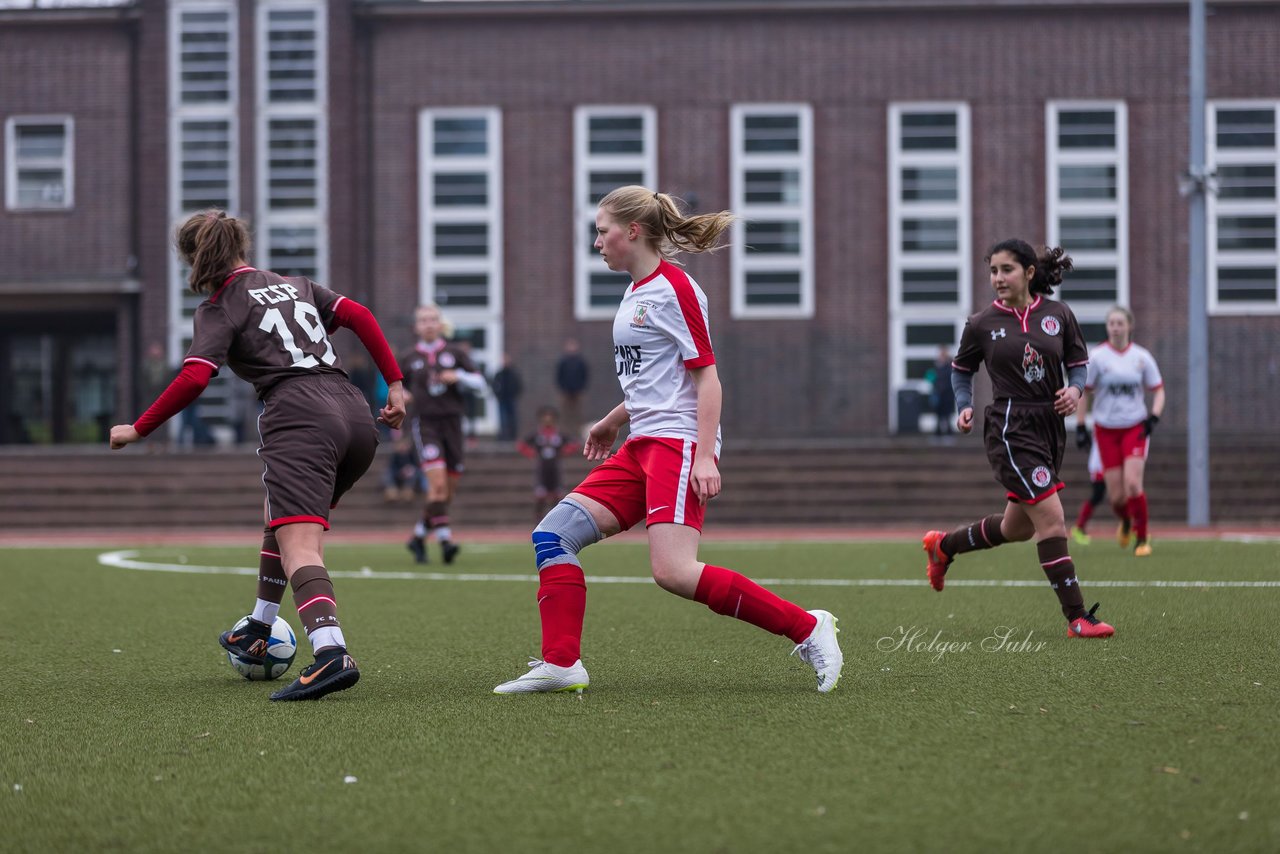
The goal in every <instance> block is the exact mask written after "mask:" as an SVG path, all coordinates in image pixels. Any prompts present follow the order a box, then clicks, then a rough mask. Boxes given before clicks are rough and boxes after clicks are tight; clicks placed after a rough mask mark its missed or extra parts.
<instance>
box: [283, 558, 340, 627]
mask: <svg viewBox="0 0 1280 854" xmlns="http://www.w3.org/2000/svg"><path fill="white" fill-rule="evenodd" d="M289 583H290V584H291V585H293V601H294V604H296V605H297V606H298V619H300V620H302V628H303V630H304V631H305V632H306V633H307V636H308V637H310V636H311V635H312V634H314V633H315V632H318V631H320V630H322V629H337V628H339V627H340V626H341V624H340V623H339V622H338V603H337V601H335V599H334V596H333V582H332V581H330V580H329V573H328V572H327V571H326V570H325V568H324V567H323V566H303V567H300V568H299V569H298V571H297V572H295V573H294V574H293V577H292V578H291V579H289ZM313 645H314V641H313Z"/></svg>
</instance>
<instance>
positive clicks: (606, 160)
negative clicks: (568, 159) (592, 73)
mask: <svg viewBox="0 0 1280 854" xmlns="http://www.w3.org/2000/svg"><path fill="white" fill-rule="evenodd" d="M617 117H627V118H632V117H639V118H640V119H641V121H642V128H643V129H642V131H641V134H642V139H643V148H644V150H643V151H642V152H641V153H640V154H592V153H591V151H590V146H589V143H590V141H591V139H590V127H591V120H592V119H594V118H617ZM597 171H631V172H639V173H640V174H641V176H642V177H641V182H640V183H641V184H642V185H643V186H645V187H652V188H654V189H657V188H658V114H657V111H656V110H655V109H654V108H653V107H651V106H646V105H641V104H608V105H583V106H579V107H577V108H576V109H575V110H574V111H573V211H574V215H573V225H574V229H573V259H574V262H573V283H574V285H573V313H574V317H575V318H576V319H577V320H612V319H613V316H614V315H615V314H616V313H617V309H616V307H615V306H593V305H591V286H590V282H591V275H592V274H593V273H607V272H609V268H608V266H606V265H605V263H604V260H603V259H602V258H601V257H600V254H599V253H598V252H596V251H595V246H594V240H590V241H589V240H588V239H587V238H588V236H589V235H591V234H593V233H594V232H595V223H596V204H595V203H594V202H592V201H591V199H590V198H589V195H590V192H591V180H590V176H591V173H593V172H597Z"/></svg>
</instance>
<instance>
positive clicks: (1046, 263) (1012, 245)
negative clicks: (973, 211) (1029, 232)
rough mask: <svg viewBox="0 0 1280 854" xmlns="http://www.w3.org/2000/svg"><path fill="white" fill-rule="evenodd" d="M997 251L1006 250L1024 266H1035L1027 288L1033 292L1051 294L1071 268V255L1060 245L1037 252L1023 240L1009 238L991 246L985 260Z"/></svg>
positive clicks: (989, 258)
mask: <svg viewBox="0 0 1280 854" xmlns="http://www.w3.org/2000/svg"><path fill="white" fill-rule="evenodd" d="M997 252H1008V253H1009V254H1010V255H1012V256H1013V257H1014V258H1017V259H1018V263H1019V264H1021V265H1022V266H1023V267H1024V268H1026V267H1034V268H1035V271H1036V272H1035V275H1034V276H1033V277H1032V279H1031V284H1030V285H1028V288H1027V289H1028V290H1029V291H1030V292H1031V293H1033V294H1044V295H1045V296H1053V289H1054V288H1056V287H1057V286H1058V285H1060V284H1062V274H1063V273H1067V272H1070V271H1071V270H1072V269H1073V267H1072V263H1071V256H1070V255H1068V254H1067V253H1066V250H1065V249H1063V248H1062V247H1061V246H1053V247H1045V248H1044V249H1043V250H1042V251H1040V252H1038V253H1037V252H1036V251H1035V250H1034V249H1032V248H1031V244H1029V243H1027V242H1026V241H1025V240H1018V239H1017V238H1010V239H1009V240H1002V241H1000V242H999V243H997V244H996V245H995V246H992V247H991V249H990V250H989V251H988V252H987V258H986V260H987V261H990V260H991V256H992V255H995V254H996V253H997Z"/></svg>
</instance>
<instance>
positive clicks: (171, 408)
mask: <svg viewBox="0 0 1280 854" xmlns="http://www.w3.org/2000/svg"><path fill="white" fill-rule="evenodd" d="M213 371H214V367H213V365H212V364H210V363H209V362H206V361H203V360H200V359H195V358H190V359H188V361H187V362H186V364H184V365H183V366H182V370H181V371H179V372H178V375H177V376H176V377H174V378H173V382H171V383H169V387H168V388H166V389H165V390H164V391H163V392H161V394H160V396H159V397H157V398H156V402H155V403H153V404H151V406H149V407H147V411H146V412H144V413H142V417H140V418H139V419H138V420H137V421H135V422H133V424H117V425H116V426H114V427H112V428H111V440H110V441H111V450H113V451H118V450H120V449H121V448H123V447H124V446H125V445H131V444H133V443H134V442H136V441H138V440H139V439H141V438H143V437H144V436H149V435H150V434H151V432H152V431H153V430H155V429H156V428H157V427H159V426H160V425H161V424H163V423H164V422H166V421H168V420H169V419H170V418H172V417H173V416H175V415H177V414H178V413H179V412H181V411H182V410H184V409H186V408H187V407H188V406H189V405H191V402H192V401H193V400H195V399H196V398H197V397H199V396H200V393H201V392H203V391H204V390H205V389H206V388H208V386H209V380H210V379H212V378H213Z"/></svg>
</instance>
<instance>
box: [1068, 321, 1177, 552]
mask: <svg viewBox="0 0 1280 854" xmlns="http://www.w3.org/2000/svg"><path fill="white" fill-rule="evenodd" d="M1148 391H1150V392H1151V393H1152V395H1151V396H1152V400H1151V409H1150V410H1148V409H1147V401H1146V393H1147V392H1148ZM1085 392H1086V393H1085V399H1084V402H1083V403H1082V404H1081V412H1082V414H1083V413H1086V412H1088V411H1089V402H1090V395H1092V398H1093V441H1094V444H1095V445H1096V446H1097V448H1098V456H1099V457H1100V458H1101V460H1102V468H1103V471H1104V477H1105V479H1106V484H1107V494H1109V495H1110V496H1111V508H1112V510H1114V511H1115V514H1116V515H1117V516H1118V517H1120V528H1119V529H1118V530H1117V532H1116V538H1117V539H1118V540H1119V542H1120V545H1121V547H1123V548H1128V546H1129V540H1130V531H1131V530H1132V534H1133V535H1134V536H1136V538H1137V543H1136V545H1135V547H1134V550H1133V553H1134V555H1136V556H1137V557H1147V556H1148V555H1150V554H1151V538H1150V531H1149V530H1148V524H1147V518H1148V514H1147V493H1146V492H1145V491H1144V489H1143V484H1142V477H1143V474H1144V473H1145V471H1146V467H1147V450H1148V447H1149V445H1150V442H1151V431H1152V430H1154V429H1155V427H1156V424H1157V423H1159V421H1160V416H1161V415H1162V414H1163V413H1164V404H1165V395H1164V380H1163V379H1162V378H1161V376H1160V367H1159V366H1158V365H1157V364H1156V360H1155V358H1154V357H1153V356H1152V355H1151V353H1150V352H1149V351H1148V350H1147V349H1146V348H1145V347H1141V346H1139V345H1137V344H1134V343H1133V313H1132V312H1131V311H1129V309H1127V308H1124V307H1123V306H1115V307H1113V308H1112V309H1111V310H1110V311H1109V312H1107V341H1106V343H1105V344H1100V345H1098V346H1097V347H1095V348H1093V350H1092V351H1091V352H1090V353H1089V376H1088V382H1087V383H1086V384H1085Z"/></svg>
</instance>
